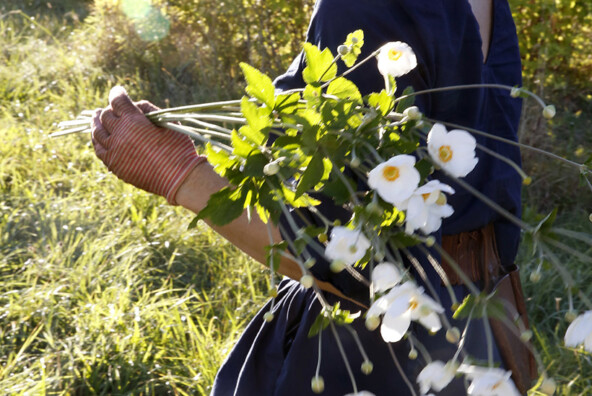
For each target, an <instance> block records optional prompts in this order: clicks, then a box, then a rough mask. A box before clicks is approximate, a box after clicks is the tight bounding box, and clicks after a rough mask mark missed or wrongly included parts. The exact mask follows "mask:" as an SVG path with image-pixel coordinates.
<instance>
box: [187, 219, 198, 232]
mask: <svg viewBox="0 0 592 396" xmlns="http://www.w3.org/2000/svg"><path fill="white" fill-rule="evenodd" d="M198 222H199V217H197V216H195V217H194V218H193V220H191V222H190V223H189V225H188V226H187V230H192V229H194V228H195V227H197V223H198Z"/></svg>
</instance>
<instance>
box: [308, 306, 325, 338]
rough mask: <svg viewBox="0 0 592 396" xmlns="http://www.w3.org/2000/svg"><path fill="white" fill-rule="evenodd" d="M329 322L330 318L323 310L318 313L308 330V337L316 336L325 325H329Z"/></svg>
mask: <svg viewBox="0 0 592 396" xmlns="http://www.w3.org/2000/svg"><path fill="white" fill-rule="evenodd" d="M329 323H331V319H329V318H328V317H326V316H325V315H324V313H323V312H321V313H319V314H318V316H317V317H316V319H315V321H314V322H313V323H312V325H311V326H310V329H309V330H308V337H309V338H312V337H314V336H316V335H317V334H319V333H320V332H321V331H323V330H325V329H326V328H327V326H329Z"/></svg>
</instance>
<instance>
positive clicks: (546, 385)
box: [539, 378, 557, 396]
mask: <svg viewBox="0 0 592 396" xmlns="http://www.w3.org/2000/svg"><path fill="white" fill-rule="evenodd" d="M556 389H557V384H556V383H555V380H554V379H553V378H545V379H544V380H543V383H542V384H541V387H540V388H539V390H540V391H541V392H542V393H544V394H546V395H549V396H552V395H553V394H554V393H555V390H556Z"/></svg>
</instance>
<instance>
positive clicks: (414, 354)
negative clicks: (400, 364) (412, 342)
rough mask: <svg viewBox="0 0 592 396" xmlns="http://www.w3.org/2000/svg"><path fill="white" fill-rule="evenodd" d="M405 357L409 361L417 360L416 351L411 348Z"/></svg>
mask: <svg viewBox="0 0 592 396" xmlns="http://www.w3.org/2000/svg"><path fill="white" fill-rule="evenodd" d="M407 357H408V358H409V359H411V360H415V359H417V349H415V348H413V349H412V350H410V351H409V355H407Z"/></svg>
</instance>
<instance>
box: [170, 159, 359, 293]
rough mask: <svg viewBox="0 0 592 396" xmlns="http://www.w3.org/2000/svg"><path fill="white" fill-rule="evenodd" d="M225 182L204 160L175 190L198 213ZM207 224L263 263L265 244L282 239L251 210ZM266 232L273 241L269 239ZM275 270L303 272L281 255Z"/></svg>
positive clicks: (324, 286) (298, 274) (179, 199)
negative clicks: (226, 221) (220, 223)
mask: <svg viewBox="0 0 592 396" xmlns="http://www.w3.org/2000/svg"><path fill="white" fill-rule="evenodd" d="M226 186H228V182H227V181H226V180H225V179H224V178H222V177H220V176H219V175H218V174H217V173H216V172H214V169H213V168H212V166H211V165H210V164H208V163H204V164H201V165H199V166H197V167H196V168H194V169H193V171H191V173H190V174H189V176H188V177H187V179H186V180H185V181H184V183H183V184H182V185H181V187H180V188H179V191H178V192H177V202H178V203H179V204H180V205H181V206H183V207H185V208H186V209H189V210H191V211H192V212H194V213H199V212H200V211H201V210H202V209H203V208H205V206H206V204H207V202H208V199H209V198H210V196H211V195H212V194H214V193H216V192H218V191H220V189H222V188H224V187H226ZM206 222H207V219H206ZM208 224H209V225H210V226H211V227H212V228H213V229H214V230H215V231H216V232H218V233H219V234H220V235H222V236H223V237H224V238H226V239H227V240H228V241H230V242H231V243H232V244H233V245H235V246H236V247H238V248H239V249H240V250H242V251H243V252H245V253H246V254H248V255H249V256H251V257H252V258H253V259H255V260H257V261H259V262H260V263H265V247H266V246H267V245H270V244H271V243H272V242H273V243H277V242H280V241H281V240H282V237H281V235H280V232H279V230H278V228H277V227H276V226H274V225H267V224H265V223H264V222H263V221H261V219H260V218H259V216H257V214H256V213H252V216H251V218H250V219H249V218H248V216H247V214H246V211H245V212H244V213H243V214H242V215H241V216H240V217H239V218H238V219H236V220H234V221H233V222H232V223H230V224H227V225H224V226H214V225H212V224H210V223H208ZM268 227H269V229H268ZM270 234H271V238H272V240H273V241H270V237H269V235H270ZM278 272H279V273H280V274H282V275H285V276H288V277H289V278H292V279H295V280H298V279H300V278H301V277H302V275H303V274H302V270H301V269H300V267H299V266H298V264H297V263H295V262H294V261H292V260H289V259H287V258H285V257H284V258H282V260H281V262H280V266H279V269H278ZM316 282H317V285H318V286H319V287H320V288H321V289H322V290H325V291H328V292H331V293H333V294H336V295H338V296H340V297H343V298H347V297H345V296H344V295H343V294H342V293H341V292H339V291H338V290H337V289H336V288H335V287H334V286H333V285H331V284H330V283H326V282H321V281H319V280H317V281H316Z"/></svg>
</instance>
